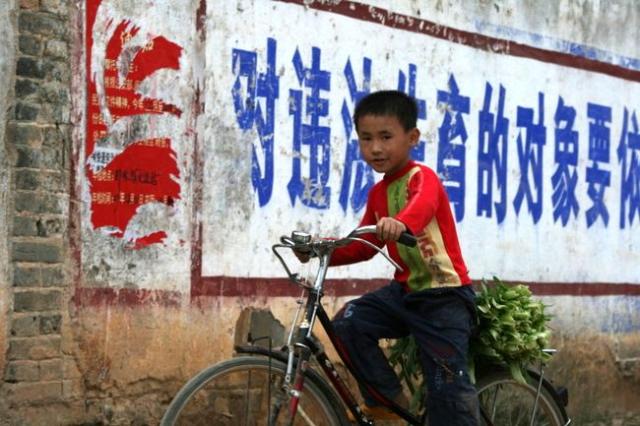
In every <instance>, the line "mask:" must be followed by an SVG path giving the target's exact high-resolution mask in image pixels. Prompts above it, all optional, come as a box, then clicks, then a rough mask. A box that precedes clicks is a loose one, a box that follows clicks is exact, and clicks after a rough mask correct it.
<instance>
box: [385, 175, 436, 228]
mask: <svg viewBox="0 0 640 426" xmlns="http://www.w3.org/2000/svg"><path fill="white" fill-rule="evenodd" d="M407 186H408V187H407V190H408V192H409V194H408V199H407V204H406V205H405V206H404V208H403V209H402V210H400V212H399V213H398V214H397V215H396V217H395V218H396V219H397V220H399V221H400V222H402V223H404V224H405V225H406V227H407V228H408V229H409V231H411V233H412V234H413V235H418V233H420V232H422V230H424V228H426V226H427V225H428V224H429V222H431V219H433V217H434V216H435V215H436V211H437V209H438V204H439V200H440V191H439V186H440V181H439V180H438V176H437V175H436V174H435V173H434V172H433V170H431V169H427V168H424V167H423V168H421V169H420V171H419V172H418V173H416V174H414V175H413V176H412V177H411V179H410V180H409V184H408V185H407Z"/></svg>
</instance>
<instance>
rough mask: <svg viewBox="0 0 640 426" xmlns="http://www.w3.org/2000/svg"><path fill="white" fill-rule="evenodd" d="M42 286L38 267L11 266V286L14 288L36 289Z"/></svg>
mask: <svg viewBox="0 0 640 426" xmlns="http://www.w3.org/2000/svg"><path fill="white" fill-rule="evenodd" d="M41 284H42V270H41V269H40V267H38V266H35V267H24V266H17V265H14V266H13V285H14V286H16V287H38V286H40V285H41Z"/></svg>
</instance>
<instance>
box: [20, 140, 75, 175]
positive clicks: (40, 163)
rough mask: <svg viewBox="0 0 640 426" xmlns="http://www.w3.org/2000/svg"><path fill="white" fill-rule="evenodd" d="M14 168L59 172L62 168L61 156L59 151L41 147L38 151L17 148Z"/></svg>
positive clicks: (22, 147)
mask: <svg viewBox="0 0 640 426" xmlns="http://www.w3.org/2000/svg"><path fill="white" fill-rule="evenodd" d="M16 151H17V154H18V155H17V158H16V163H15V166H16V167H28V168H34V169H49V170H59V169H61V168H62V167H63V166H64V159H63V154H62V152H61V150H60V149H57V150H56V149H53V148H49V147H42V148H40V149H37V148H32V147H29V146H18V147H17V149H16Z"/></svg>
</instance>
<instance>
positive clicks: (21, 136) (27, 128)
mask: <svg viewBox="0 0 640 426" xmlns="http://www.w3.org/2000/svg"><path fill="white" fill-rule="evenodd" d="M7 141H9V142H10V143H12V144H14V145H31V146H33V147H37V146H40V145H42V141H43V132H42V129H41V128H40V127H38V126H36V125H34V124H24V123H15V122H13V123H10V124H9V125H8V126H7Z"/></svg>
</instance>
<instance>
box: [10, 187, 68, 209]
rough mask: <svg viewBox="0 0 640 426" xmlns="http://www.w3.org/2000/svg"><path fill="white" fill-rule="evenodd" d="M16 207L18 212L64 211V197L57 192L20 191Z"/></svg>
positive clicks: (16, 199) (16, 198) (16, 196)
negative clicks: (57, 194)
mask: <svg viewBox="0 0 640 426" xmlns="http://www.w3.org/2000/svg"><path fill="white" fill-rule="evenodd" d="M14 200H15V209H16V212H18V213H48V214H61V213H63V211H64V210H63V203H64V201H65V200H64V199H63V198H60V197H58V196H56V195H55V194H43V193H39V192H27V191H18V192H17V193H16V195H15V198H14Z"/></svg>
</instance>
